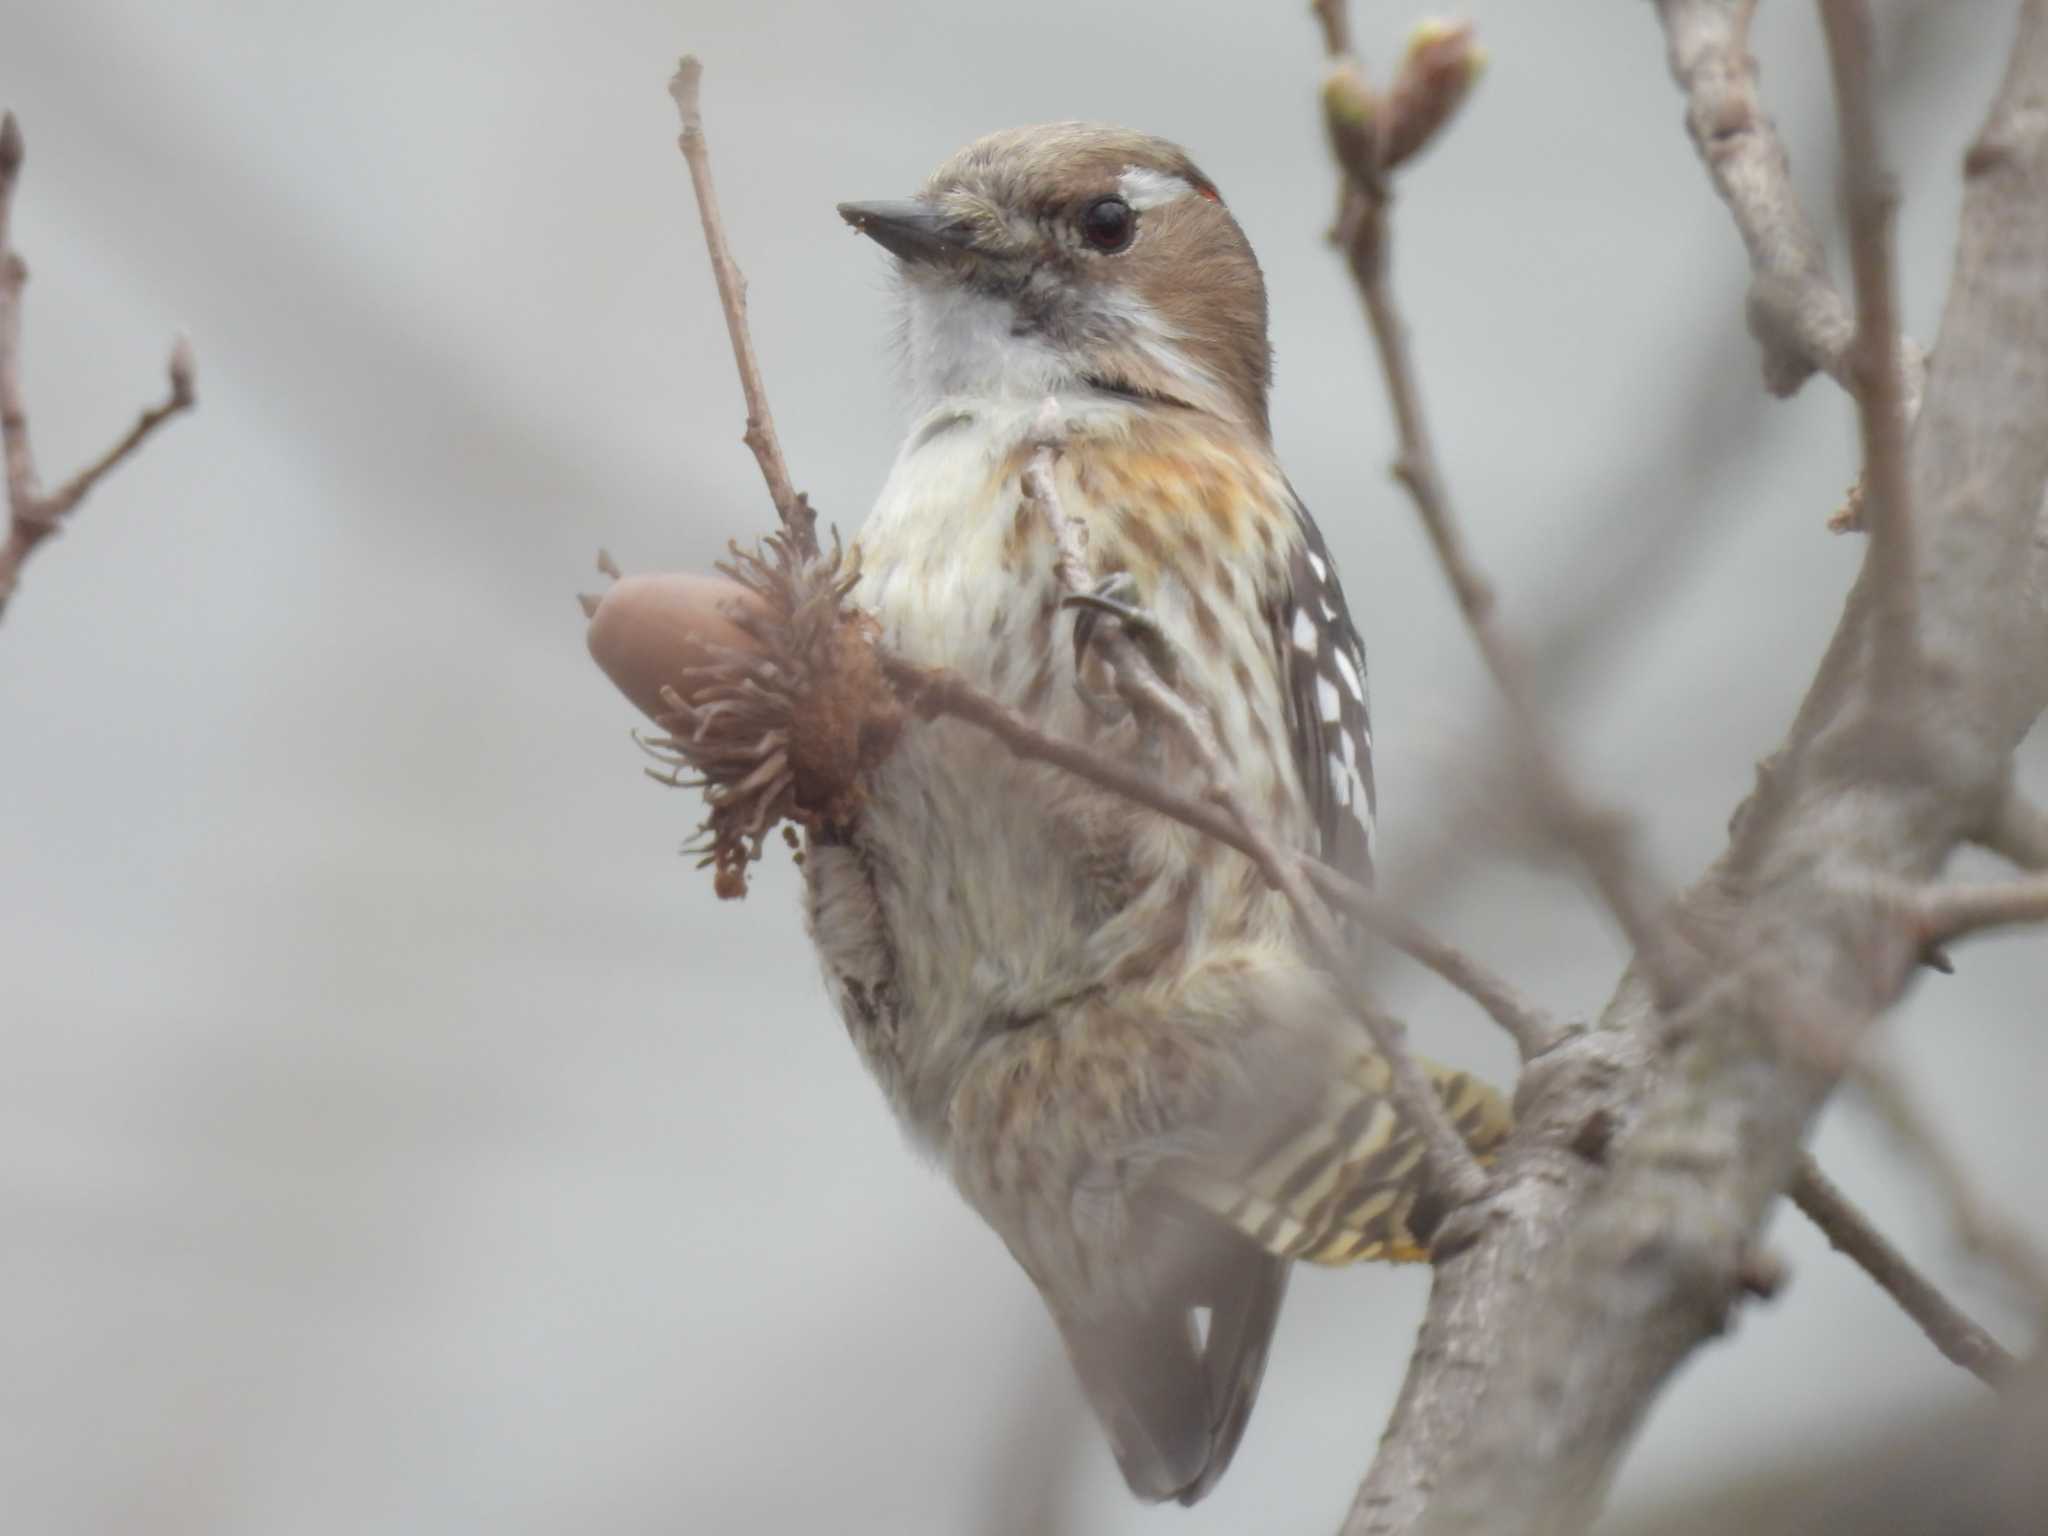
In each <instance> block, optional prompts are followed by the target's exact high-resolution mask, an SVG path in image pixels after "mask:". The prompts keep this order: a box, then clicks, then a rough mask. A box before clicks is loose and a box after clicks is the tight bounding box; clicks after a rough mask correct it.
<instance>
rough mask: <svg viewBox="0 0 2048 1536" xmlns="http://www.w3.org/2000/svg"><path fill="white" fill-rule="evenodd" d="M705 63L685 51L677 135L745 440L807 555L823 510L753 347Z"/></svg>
mask: <svg viewBox="0 0 2048 1536" xmlns="http://www.w3.org/2000/svg"><path fill="white" fill-rule="evenodd" d="M703 77H704V66H703V64H702V63H701V62H699V60H698V58H697V56H696V55H695V54H689V53H686V54H684V55H683V58H682V61H681V62H680V63H679V64H677V65H676V72H675V77H674V78H673V79H672V80H670V81H669V86H668V93H669V95H670V96H672V97H674V98H675V103H676V112H677V114H678V115H679V116H680V117H681V118H682V124H683V131H682V133H681V135H680V136H679V137H678V138H677V139H676V143H677V144H678V145H680V146H681V148H682V151H683V159H684V160H686V161H687V162H689V166H690V185H691V186H692V187H693V188H694V189H695V191H696V194H697V217H698V220H699V222H701V223H702V224H703V226H704V248H705V249H706V250H707V251H708V252H710V255H711V273H712V276H713V277H715V278H716V279H717V280H718V298H719V302H720V303H721V304H722V305H723V306H724V308H725V328H726V331H727V333H728V334H729V335H730V336H731V338H732V359H733V362H734V363H735V364H736V365H737V366H738V368H739V374H740V388H741V390H743V391H744V392H745V394H746V397H747V430H746V435H745V438H744V441H745V443H746V445H747V446H748V447H749V448H751V449H752V450H753V452H754V458H755V460H756V461H757V462H758V463H759V464H760V466H761V478H762V479H763V480H765V481H766V482H767V483H768V495H769V497H770V498H771V499H772V500H773V501H774V503H775V515H776V516H777V517H779V518H781V519H782V526H783V527H784V528H785V529H787V530H788V531H789V534H790V537H791V538H793V539H794V540H795V541H796V550H797V553H798V554H800V555H803V556H806V557H808V556H811V555H815V554H816V553H817V552H818V532H817V524H818V514H817V513H816V512H815V511H813V510H812V508H811V504H810V502H809V501H808V500H806V499H805V497H804V496H803V495H802V494H801V493H799V492H798V490H797V488H796V486H795V485H794V484H793V483H791V481H790V478H789V465H788V464H787V463H786V462H785V461H784V460H783V457H782V442H781V439H779V438H778V437H777V436H776V435H775V418H774V416H773V415H771V414H770V413H769V410H768V390H767V386H765V385H764V384H763V383H762V382H761V360H760V358H759V357H757V356H756V355H755V352H754V338H753V335H752V333H751V332H750V331H749V330H748V328H747V280H746V278H745V277H744V276H743V275H742V274H741V272H740V269H739V263H737V262H736V261H734V260H733V259H732V247H731V246H730V245H728V244H727V243H726V238H725V220H724V218H723V217H722V216H721V215H720V213H719V211H718V192H717V189H716V188H714V187H713V186H712V184H711V150H710V146H709V145H707V144H706V143H705V141H704V114H703V111H702V109H701V107H700V106H699V104H698V93H699V87H700V84H701V82H702V80H703Z"/></svg>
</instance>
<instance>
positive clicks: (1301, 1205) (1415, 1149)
mask: <svg viewBox="0 0 2048 1536" xmlns="http://www.w3.org/2000/svg"><path fill="white" fill-rule="evenodd" d="M1418 1064H1419V1065H1420V1066H1421V1067H1422V1069H1423V1071H1424V1072H1425V1073H1426V1074H1427V1075H1428V1076H1429V1078H1430V1079H1431V1081H1432V1082H1433V1083H1434V1084H1435V1086H1436V1090H1437V1093H1438V1094H1439V1095H1440V1096H1441V1098H1442V1099H1443V1103H1444V1108H1445V1109H1446V1110H1447V1111H1448V1112H1449V1114H1450V1117H1451V1122H1452V1124H1453V1125H1455V1126H1456V1127H1457V1128H1458V1131H1459V1133H1460V1134H1461V1135H1463V1136H1464V1138H1465V1141H1466V1143H1467V1144H1468V1145H1469V1146H1470V1147H1471V1148H1472V1150H1473V1151H1474V1152H1476V1153H1478V1154H1479V1155H1480V1156H1481V1158H1482V1160H1484V1159H1485V1157H1486V1154H1487V1153H1488V1152H1490V1151H1491V1150H1492V1149H1493V1148H1494V1147H1495V1146H1497V1145H1499V1143H1500V1141H1501V1140H1502V1138H1504V1137H1505V1136H1506V1135H1507V1133H1508V1131H1509V1129H1510V1128H1511V1126H1512V1123H1513V1122H1512V1121H1511V1119H1510V1118H1509V1115H1508V1109H1507V1105H1506V1103H1505V1102H1504V1101H1503V1100H1502V1098H1501V1096H1500V1095H1499V1094H1498V1093H1496V1092H1495V1091H1494V1090H1493V1089H1492V1088H1491V1087H1489V1086H1487V1085H1486V1084H1485V1083H1482V1082H1480V1081H1479V1080H1478V1079H1476V1078H1474V1077H1472V1076H1471V1075H1469V1074H1468V1073H1464V1072H1460V1071H1456V1070H1454V1069H1452V1068H1449V1067H1444V1066H1439V1065H1437V1064H1436V1063H1434V1062H1429V1061H1423V1062H1420V1063H1418ZM1390 1077H1391V1074H1390V1073H1389V1071H1388V1068H1387V1064H1386V1062H1385V1061H1384V1060H1383V1059H1382V1058H1380V1057H1378V1056H1374V1055H1365V1054H1361V1055H1359V1056H1358V1057H1356V1058H1355V1059H1354V1060H1353V1061H1352V1063H1351V1064H1350V1066H1349V1068H1348V1069H1347V1071H1346V1072H1345V1073H1344V1074H1343V1075H1342V1076H1341V1077H1339V1078H1337V1079H1335V1080H1334V1081H1332V1082H1331V1083H1330V1084H1329V1085H1328V1087H1327V1088H1326V1090H1325V1092H1324V1094H1323V1100H1322V1105H1321V1112H1320V1113H1319V1114H1318V1115H1316V1116H1314V1117H1313V1118H1312V1119H1310V1120H1309V1121H1308V1122H1307V1123H1306V1124H1304V1125H1302V1126H1301V1127H1300V1128H1299V1129H1298V1130H1296V1131H1293V1132H1292V1133H1290V1134H1288V1135H1285V1136H1283V1137H1281V1138H1279V1139H1278V1140H1276V1141H1274V1142H1273V1143H1272V1144H1271V1145H1270V1146H1269V1147H1268V1148H1267V1149H1266V1150H1265V1151H1264V1152H1263V1153H1262V1154H1261V1155H1260V1156H1259V1157H1257V1158H1256V1159H1255V1160H1253V1162H1252V1163H1251V1165H1250V1167H1249V1168H1248V1169H1247V1171H1246V1172H1245V1173H1243V1174H1242V1175H1241V1176H1237V1177H1233V1178H1228V1179H1226V1178H1221V1177H1218V1176H1217V1175H1215V1174H1214V1173H1213V1172H1210V1171H1207V1170H1204V1171H1201V1172H1199V1173H1196V1174H1194V1175H1192V1176H1190V1177H1189V1178H1188V1180H1187V1181H1186V1185H1185V1193H1186V1194H1188V1195H1189V1196H1190V1197H1192V1198H1193V1199H1194V1200H1195V1201H1196V1202H1197V1203H1199V1204H1200V1205H1202V1206H1203V1207H1205V1208H1206V1209H1207V1210H1209V1211H1210V1212H1212V1213H1213V1214H1215V1215H1217V1216H1220V1217H1221V1218H1223V1220H1225V1221H1226V1222H1228V1223H1229V1224H1230V1225H1231V1226H1233V1227H1235V1228H1237V1229H1238V1230H1239V1231H1240V1232H1243V1233H1244V1234H1245V1235H1246V1236H1248V1237H1250V1238H1251V1239H1252V1240H1253V1241H1254V1242H1256V1243H1258V1244H1259V1246H1260V1247H1262V1248H1264V1249H1265V1250H1266V1251H1267V1252H1268V1253H1272V1254H1275V1255H1277V1256H1279V1257H1281V1258H1288V1259H1305V1260H1307V1261H1309V1262H1310V1263H1313V1264H1354V1263H1360V1262H1365V1261H1370V1260H1383V1261H1391V1262H1413V1261H1417V1260H1422V1259H1427V1258H1428V1257H1429V1248H1428V1238H1429V1236H1430V1234H1431V1233H1432V1232H1434V1230H1435V1228H1436V1223H1437V1212H1436V1211H1435V1209H1434V1201H1433V1199H1432V1197H1431V1194H1430V1191H1429V1190H1428V1188H1427V1187H1426V1186H1425V1185H1424V1183H1423V1181H1422V1177H1421V1165H1422V1142H1421V1139H1420V1138H1419V1137H1418V1136H1416V1135H1415V1134H1414V1133H1413V1132H1412V1131H1410V1130H1409V1129H1408V1127H1407V1126H1405V1125H1403V1124H1402V1123H1401V1120H1400V1118H1399V1116H1398V1115H1396V1114H1395V1112H1394V1105H1393V1101H1392V1100H1391V1099H1390V1098H1389V1096H1388V1088H1389V1085H1390Z"/></svg>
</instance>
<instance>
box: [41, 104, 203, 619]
mask: <svg viewBox="0 0 2048 1536" xmlns="http://www.w3.org/2000/svg"><path fill="white" fill-rule="evenodd" d="M24 158H25V149H24V146H23V143H22V137H21V125H20V124H19V123H18V122H16V121H15V118H14V114H13V113H12V112H8V113H5V114H0V438H4V440H5V449H6V460H7V514H8V515H7V538H6V541H5V542H4V543H0V614H5V612H6V611H7V600H8V598H10V597H12V596H13V595H14V589H15V587H16V586H17V585H19V583H20V581H21V568H22V566H24V565H25V564H27V562H28V557H29V556H30V555H31V554H33V553H34V552H35V549H36V546H37V545H39V544H41V543H42V542H43V540H45V539H47V538H49V537H50V536H51V535H52V534H54V533H55V532H57V530H58V528H59V527H60V526H61V525H62V524H63V521H64V519H65V517H66V516H68V515H69V514H70V513H71V512H72V511H73V510H74V509H76V508H77V506H78V504H79V503H80V502H82V501H84V500H85V498H86V496H87V495H89V494H90V493H91V491H92V488H93V487H94V486H96V485H98V484H99V482H100V480H101V479H102V478H103V477H104V476H106V475H107V474H108V473H109V472H111V471H112V470H113V469H114V468H116V467H117V466H118V465H120V464H121V463H122V462H123V461H124V460H126V459H127V458H128V457H129V456H130V455H131V454H133V453H134V452H135V451H136V450H137V449H138V448H140V447H141V446H142V444H143V442H144V441H145V440H146V439H147V438H148V437H149V435H150V434H151V433H152V432H154V431H156V429H157V428H158V427H160V426H162V425H163V424H164V423H165V422H166V421H169V420H170V419H171V418H172V417H173V416H175V415H177V414H178V413H179V412H180V411H187V410H190V409H191V408H192V406H193V404H194V403H195V402H196V401H197V399H198V394H197V391H196V390H195V388H194V383H193V376H194V367H193V361H192V348H191V344H190V343H188V342H187V341H186V340H185V339H184V338H183V337H180V338H179V339H178V340H177V341H176V342H175V343H174V344H173V345H172V347H171V360H170V365H169V375H170V393H169V394H168V395H166V396H165V398H164V399H163V400H162V401H161V402H160V403H158V404H156V405H153V406H150V407H149V408H148V409H147V410H145V411H143V412H142V414H141V415H140V416H138V417H137V418H136V421H135V424H134V425H133V426H132V427H130V428H129V429H128V431H127V432H126V433H125V434H124V435H123V436H122V437H121V439H120V440H119V441H118V442H116V443H115V444H114V445H113V447H111V448H109V449H108V450H107V451H106V452H105V453H103V454H101V455H100V456H99V457H98V458H97V459H95V460H93V462H92V463H90V464H88V465H87V466H86V467H85V468H84V469H81V470H80V471H79V472H78V473H77V474H75V475H73V476H72V477H71V478H70V479H69V480H66V481H65V482H64V483H63V484H62V485H60V486H58V487H57V489H56V490H54V491H51V492H49V493H47V494H45V493H44V492H43V490H42V488H41V481H40V479H39V478H38V477H37V475H36V465H35V452H34V450H33V448H32V447H31V445H30V443H29V434H28V404H27V399H26V395H25V393H24V391H23V389H22V383H21V309H22V290H23V289H24V288H25V287H26V286H27V284H28V265H27V263H25V262H24V261H23V260H22V259H21V255H20V253H19V252H17V251H16V250H15V249H14V240H13V225H14V190H15V186H16V184H17V183H18V182H19V181H20V179H21V165H22V161H23V159H24Z"/></svg>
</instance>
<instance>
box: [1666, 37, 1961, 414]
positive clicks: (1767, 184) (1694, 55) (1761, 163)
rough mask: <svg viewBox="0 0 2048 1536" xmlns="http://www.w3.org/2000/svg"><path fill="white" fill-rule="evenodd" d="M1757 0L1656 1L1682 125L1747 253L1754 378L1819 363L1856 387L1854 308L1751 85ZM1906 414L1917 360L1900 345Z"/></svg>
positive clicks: (1919, 371)
mask: <svg viewBox="0 0 2048 1536" xmlns="http://www.w3.org/2000/svg"><path fill="white" fill-rule="evenodd" d="M1755 10H1756V0H1657V16H1658V19H1659V20H1660V21H1661V22H1662V23H1663V26H1664V36H1665V42H1666V48H1667V57H1668V60H1669V63H1670V67H1671V77H1672V79H1673V80H1675V81H1676V82H1677V83H1678V87H1679V89H1680V90H1681V91H1683V92H1684V93H1685V127H1686V132H1687V134H1688V135H1689V136H1690V137H1691V139H1692V143H1693V148H1694V149H1695V150H1696V151H1697V152H1698V154H1699V157H1700V163H1701V164H1702V165H1704V166H1705V167H1706V169H1707V174H1708V175H1709V176H1710V177H1711V178H1712V179H1713V183H1714V190H1715V191H1716V192H1718V193H1720V194H1721V200H1722V201H1723V202H1724V203H1726V204H1727V205H1728V211H1729V213H1730V214H1731V215H1732V216H1733V217H1734V220H1735V228H1736V232H1737V233H1738V234H1740V235H1741V236H1742V243H1743V246H1744V248H1745V249H1746V250H1747V251H1748V253H1749V264H1750V287H1749V299H1748V306H1747V307H1748V315H1749V328H1750V332H1751V334H1752V335H1754V336H1755V337H1756V340H1757V345H1758V346H1759V347H1760V348H1761V349H1762V353H1763V375H1764V387H1765V388H1766V389H1768V390H1769V391H1770V392H1771V393H1772V394H1774V395H1781V396H1782V395H1790V394H1793V393H1795V392H1796V391H1797V390H1798V389H1799V387H1800V386H1801V385H1802V384H1804V383H1805V382H1806V381H1807V380H1808V379H1809V378H1811V377H1812V376H1813V375H1814V373H1815V372H1816V371H1820V372H1824V373H1826V374H1828V375H1829V376H1830V377H1831V378H1833V379H1834V380H1835V381H1836V382H1837V383H1839V384H1840V385H1841V386H1842V387H1843V388H1844V389H1847V390H1849V391H1850V392H1851V393H1852V394H1853V393H1854V392H1855V380H1854V365H1853V359H1852V343H1853V341H1854V335H1855V318H1854V316H1853V315H1852V314H1851V312H1850V309H1849V304H1848V301H1847V300H1846V299H1844V298H1843V297H1842V294H1841V292H1840V290H1838V289H1837V288H1836V287H1835V284H1834V280H1833V279H1832V278H1831V277H1830V276H1829V275H1828V268H1827V258H1826V257H1825V255H1824V254H1823V253H1822V251H1821V244H1820V237H1819V236H1818V235H1817V234H1816V233H1815V232H1814V227H1813V223H1812V221H1811V220H1810V219H1809V218H1808V217H1807V216H1806V211H1805V210H1804V209H1803V208H1802V207H1801V206H1800V204H1799V199H1798V197H1797V195H1796V194H1795V193H1794V192H1793V190H1792V177H1791V167H1790V162H1789V160H1788V159H1787V157H1786V154H1785V146H1784V144H1783V143H1782V142H1781V141H1780V140H1779V138H1778V130H1777V126H1776V125H1775V124H1774V123H1773V122H1772V121H1771V118H1770V114H1769V113H1768V112H1766V111H1765V110H1764V106H1763V102H1762V99H1761V97H1760V95H1759V93H1758V91H1757V81H1756V61H1755V59H1753V58H1752V57H1751V56H1750V52H1749V21H1750V17H1751V15H1752V14H1754V12H1755ZM1899 362H1900V369H1901V373H1902V376H1903V379H1904V385H1905V400H1906V411H1907V415H1908V417H1909V418H1910V416H1911V414H1912V411H1913V409H1914V408H1915V407H1916V406H1917V404H1918V402H1919V397H1920V392H1921V388H1922V386H1923V384H1924V381H1925V377H1926V361H1925V359H1924V357H1923V356H1922V354H1921V352H1920V349H1919V348H1918V347H1915V346H1914V345H1913V344H1912V343H1911V342H1910V341H1902V342H1901V343H1900V345H1899Z"/></svg>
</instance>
